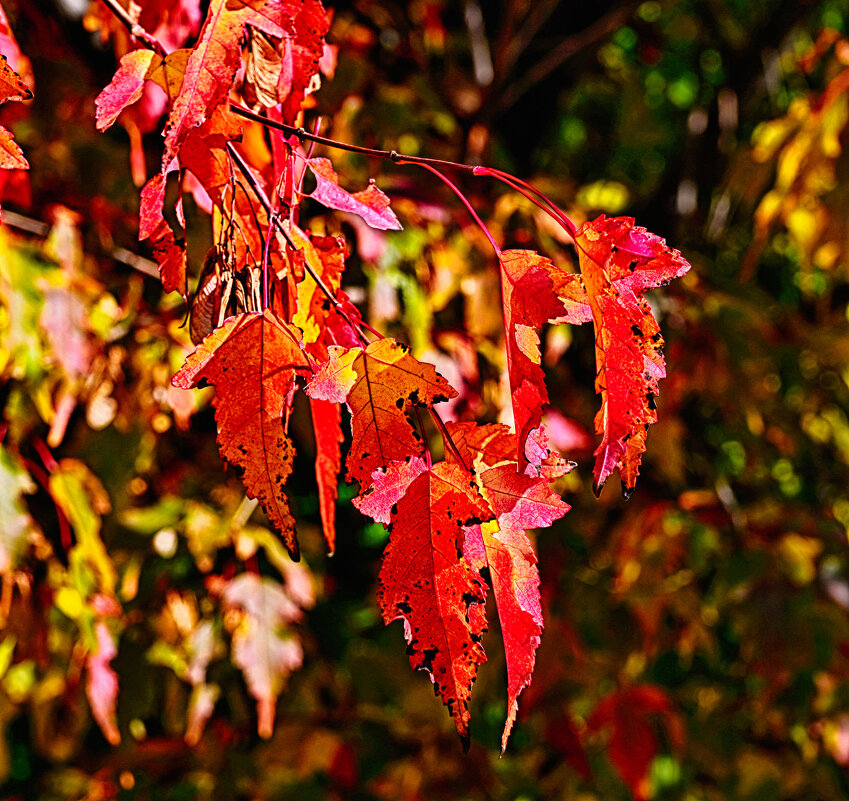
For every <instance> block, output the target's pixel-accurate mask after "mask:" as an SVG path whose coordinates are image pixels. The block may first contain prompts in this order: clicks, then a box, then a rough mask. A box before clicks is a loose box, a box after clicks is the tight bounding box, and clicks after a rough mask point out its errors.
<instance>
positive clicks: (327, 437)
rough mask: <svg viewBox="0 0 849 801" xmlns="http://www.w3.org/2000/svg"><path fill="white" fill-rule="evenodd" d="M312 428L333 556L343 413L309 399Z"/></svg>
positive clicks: (335, 406) (323, 518)
mask: <svg viewBox="0 0 849 801" xmlns="http://www.w3.org/2000/svg"><path fill="white" fill-rule="evenodd" d="M310 410H311V411H312V427H313V432H314V433H315V451H316V453H315V480H316V483H317V484H318V508H319V512H320V514H321V526H322V529H323V531H324V539H325V541H326V542H327V547H328V549H329V550H330V553H331V554H332V553H333V552H334V551H335V550H336V498H337V497H338V495H339V489H338V482H339V470H340V469H341V467H342V454H341V451H340V447H339V446H340V445H341V444H342V441H343V440H344V436H343V435H342V411H341V409H340V407H339V405H338V404H336V403H328V402H327V401H323V400H317V399H316V398H310Z"/></svg>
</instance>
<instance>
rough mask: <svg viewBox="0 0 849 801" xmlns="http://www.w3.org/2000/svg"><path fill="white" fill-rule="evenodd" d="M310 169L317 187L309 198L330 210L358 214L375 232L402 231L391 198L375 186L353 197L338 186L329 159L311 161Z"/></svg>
mask: <svg viewBox="0 0 849 801" xmlns="http://www.w3.org/2000/svg"><path fill="white" fill-rule="evenodd" d="M307 166H308V167H309V168H310V171H311V172H312V174H313V175H314V176H315V180H316V183H317V186H316V188H315V190H314V191H313V193H312V194H311V195H308V197H311V198H312V199H313V200H316V201H318V202H319V203H321V204H322V205H323V206H327V207H328V208H331V209H337V210H338V211H349V212H351V213H352V214H357V215H359V216H360V217H362V218H363V219H364V220H365V221H366V222H367V223H368V224H369V225H370V226H371V227H372V228H378V229H380V230H381V231H400V230H401V223H399V222H398V218H397V217H396V216H395V214H394V212H393V211H392V209H390V208H389V198H388V197H386V195H384V194H383V192H381V191H380V190H379V189H378V188H377V186H375V184H374V183H371V184H369V185H368V188H366V189H363V190H362V191H361V192H355V193H354V194H351V193H350V192H347V191H346V190H344V189H342V187H341V186H339V176H338V175H337V174H336V171H335V170H334V169H333V165H332V164H331V163H330V160H329V159H323V158H314V159H310V160H309V161H308V162H307Z"/></svg>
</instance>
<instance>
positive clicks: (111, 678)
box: [85, 620, 121, 745]
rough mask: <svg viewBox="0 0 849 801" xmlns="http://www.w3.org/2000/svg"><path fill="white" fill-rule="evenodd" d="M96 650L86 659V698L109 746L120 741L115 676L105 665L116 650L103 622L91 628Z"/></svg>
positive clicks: (114, 654) (116, 678) (107, 664)
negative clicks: (94, 634)
mask: <svg viewBox="0 0 849 801" xmlns="http://www.w3.org/2000/svg"><path fill="white" fill-rule="evenodd" d="M95 632H96V636H97V650H96V651H95V652H93V653H90V654H89V655H88V658H87V659H86V670H87V676H86V685H85V689H86V695H88V702H89V704H90V706H91V713H92V715H94V719H95V720H96V721H97V725H98V726H100V730H101V731H102V732H103V736H104V737H105V738H106V739H107V740H108V741H109V742H110V743H111V744H112V745H118V743H120V742H121V734H120V732H119V731H118V723H117V718H116V708H117V706H118V674H117V673H116V672H115V670H114V668H113V667H112V666H111V665H110V664H109V663H110V662H111V661H112V660H113V659H114V658H115V657H116V656H117V655H118V649H117V648H116V647H115V641H114V640H113V639H112V634H111V633H110V631H109V626H107V625H106V623H105V622H104V621H102V620H101V621H98V623H97V625H96V626H95Z"/></svg>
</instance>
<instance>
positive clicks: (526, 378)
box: [499, 250, 563, 462]
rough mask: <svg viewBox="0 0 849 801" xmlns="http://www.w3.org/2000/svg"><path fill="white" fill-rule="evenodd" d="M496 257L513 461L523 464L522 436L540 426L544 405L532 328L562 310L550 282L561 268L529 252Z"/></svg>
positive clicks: (542, 379) (536, 341)
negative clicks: (513, 432)
mask: <svg viewBox="0 0 849 801" xmlns="http://www.w3.org/2000/svg"><path fill="white" fill-rule="evenodd" d="M499 261H500V263H501V296H502V301H503V304H504V337H505V341H506V344H507V369H508V373H509V376H510V394H511V397H512V400H513V418H514V421H515V427H516V447H517V459H518V460H519V462H523V461H524V458H525V440H526V439H527V438H528V434H530V432H531V431H532V430H533V429H535V428H537V426H539V424H540V420H541V419H542V412H543V407H544V406H546V405H547V404H548V392H547V390H546V388H545V375H544V373H543V371H542V367H541V366H540V362H541V360H542V359H541V355H540V350H539V336H538V335H537V333H536V331H535V330H534V329H535V328H539V327H540V326H542V325H543V324H545V323H546V322H548V320H550V319H555V318H557V317H560V316H561V315H562V313H563V304H562V302H561V301H560V300H559V298H558V297H557V295H556V294H555V289H556V286H555V281H554V280H553V276H554V277H556V275H557V273H561V274H562V271H560V270H557V268H556V267H555V266H554V264H552V262H551V261H550V260H549V259H546V258H543V257H542V256H540V255H539V254H538V253H534V252H533V251H531V250H505V251H503V252H502V253H501V255H500V256H499Z"/></svg>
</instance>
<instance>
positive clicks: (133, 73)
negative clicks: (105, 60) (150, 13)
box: [94, 50, 162, 131]
mask: <svg viewBox="0 0 849 801" xmlns="http://www.w3.org/2000/svg"><path fill="white" fill-rule="evenodd" d="M161 63H162V59H161V58H160V57H159V56H158V55H156V53H154V52H153V51H152V50H132V51H130V52H129V53H125V54H124V55H123V56H122V57H121V63H120V65H119V66H118V71H117V72H116V73H115V75H114V76H113V77H112V80H111V81H110V82H109V84H108V85H107V86H106V88H105V89H104V90H103V91H102V92H101V93H100V94H99V95H98V96H97V98H96V99H95V101H94V105H95V106H96V107H97V112H96V114H95V117H96V119H97V130H98V131H105V130H106V129H107V128H109V127H110V126H111V125H112V124H113V123H114V122H115V120H117V119H118V115H119V114H120V113H121V112H122V111H123V110H124V109H125V108H127V106H131V105H132V104H133V103H136V102H137V101H138V100H139V99H140V98H141V96H142V92H143V91H144V84H145V81H146V80H147V78H148V76H149V73H150V72H151V70H152V69H156V67H158V66H159V64H161Z"/></svg>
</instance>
